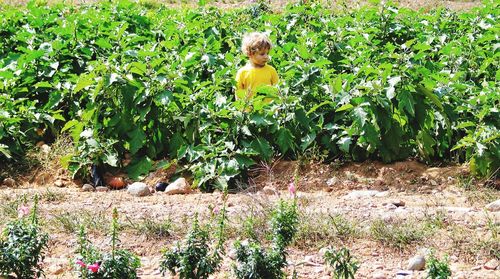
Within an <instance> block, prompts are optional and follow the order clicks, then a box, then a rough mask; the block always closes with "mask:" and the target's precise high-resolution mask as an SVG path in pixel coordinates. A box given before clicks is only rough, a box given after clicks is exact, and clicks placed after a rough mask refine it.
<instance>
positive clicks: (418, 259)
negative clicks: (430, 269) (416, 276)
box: [406, 256, 425, 270]
mask: <svg viewBox="0 0 500 279" xmlns="http://www.w3.org/2000/svg"><path fill="white" fill-rule="evenodd" d="M424 268H425V258H424V257H423V256H415V257H413V258H411V259H410V260H409V262H408V267H407V268H406V269H408V270H424Z"/></svg>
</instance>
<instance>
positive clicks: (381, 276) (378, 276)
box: [372, 272, 387, 279]
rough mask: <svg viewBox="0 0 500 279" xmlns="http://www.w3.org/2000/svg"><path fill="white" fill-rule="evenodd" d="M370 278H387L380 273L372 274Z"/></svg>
mask: <svg viewBox="0 0 500 279" xmlns="http://www.w3.org/2000/svg"><path fill="white" fill-rule="evenodd" d="M372 278H373V279H387V277H386V276H385V274H384V273H382V272H376V273H373V275H372Z"/></svg>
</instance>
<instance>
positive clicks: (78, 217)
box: [49, 210, 108, 233]
mask: <svg viewBox="0 0 500 279" xmlns="http://www.w3.org/2000/svg"><path fill="white" fill-rule="evenodd" d="M107 223H108V220H107V219H106V216H105V212H103V211H96V212H94V211H90V210H81V211H78V212H63V213H60V214H57V215H54V218H53V219H52V220H51V221H50V222H49V224H50V225H51V227H52V228H53V229H54V230H55V231H61V230H62V231H63V232H67V233H76V232H78V231H79V229H80V227H81V226H84V227H85V228H87V230H90V231H93V232H105V231H106V230H107Z"/></svg>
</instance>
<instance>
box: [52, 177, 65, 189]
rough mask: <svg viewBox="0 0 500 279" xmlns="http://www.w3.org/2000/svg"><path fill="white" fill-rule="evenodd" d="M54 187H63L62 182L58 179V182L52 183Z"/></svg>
mask: <svg viewBox="0 0 500 279" xmlns="http://www.w3.org/2000/svg"><path fill="white" fill-rule="evenodd" d="M54 185H55V186H56V187H64V181H62V180H60V179H58V180H56V182H54Z"/></svg>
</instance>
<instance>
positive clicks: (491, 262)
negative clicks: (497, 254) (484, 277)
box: [483, 259, 499, 270]
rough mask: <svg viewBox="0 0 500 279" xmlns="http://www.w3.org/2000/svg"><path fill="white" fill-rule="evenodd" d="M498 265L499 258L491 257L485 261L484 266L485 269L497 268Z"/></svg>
mask: <svg viewBox="0 0 500 279" xmlns="http://www.w3.org/2000/svg"><path fill="white" fill-rule="evenodd" d="M498 265H499V263H498V260H496V259H491V260H489V261H488V262H487V263H485V264H484V266H483V267H484V269H487V270H495V269H497V267H498Z"/></svg>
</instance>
